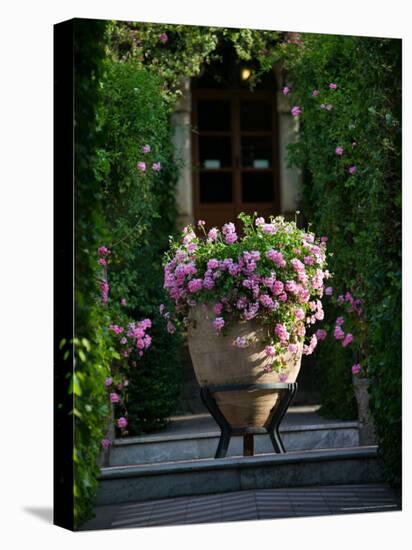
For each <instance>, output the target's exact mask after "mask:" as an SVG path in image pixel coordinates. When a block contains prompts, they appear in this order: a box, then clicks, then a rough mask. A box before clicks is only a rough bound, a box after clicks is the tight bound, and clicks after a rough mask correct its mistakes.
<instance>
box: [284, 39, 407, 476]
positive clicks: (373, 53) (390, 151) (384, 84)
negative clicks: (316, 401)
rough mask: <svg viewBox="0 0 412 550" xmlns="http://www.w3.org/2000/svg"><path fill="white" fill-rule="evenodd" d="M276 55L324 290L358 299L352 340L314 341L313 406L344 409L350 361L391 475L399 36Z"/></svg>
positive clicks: (395, 419) (308, 46) (396, 378)
mask: <svg viewBox="0 0 412 550" xmlns="http://www.w3.org/2000/svg"><path fill="white" fill-rule="evenodd" d="M284 59H285V65H286V68H287V70H288V78H289V81H288V86H289V88H290V97H291V106H294V107H297V108H298V111H296V110H295V114H297V116H299V120H300V136H299V142H298V143H297V144H296V145H293V146H291V147H290V159H291V162H293V163H294V164H297V165H299V166H303V167H304V169H305V182H304V186H303V194H302V213H303V215H304V217H305V218H306V219H307V220H310V221H311V222H312V223H313V227H314V229H315V231H316V232H320V233H321V234H324V235H327V236H328V237H329V241H328V249H329V251H331V252H332V256H331V257H330V260H329V265H330V269H331V271H332V272H333V273H334V279H333V283H332V286H333V292H334V295H335V296H336V295H340V294H342V295H345V293H346V292H347V291H350V292H351V294H352V295H353V296H354V297H356V298H357V299H360V300H363V303H362V315H361V316H360V317H359V320H358V322H357V323H355V325H354V332H353V337H354V339H353V343H352V344H351V345H350V346H348V347H347V348H346V349H345V350H343V349H342V347H341V346H340V345H339V342H335V344H336V345H333V342H330V343H328V344H327V345H325V346H324V347H323V348H322V346H320V347H319V352H318V377H319V384H320V385H321V387H322V392H323V400H322V401H323V411H324V412H325V413H329V414H330V415H334V416H339V415H342V411H343V413H344V414H345V415H348V416H350V415H351V414H353V397H352V395H353V389H352V384H351V375H350V368H351V365H352V364H353V363H360V364H361V366H362V372H361V375H366V376H367V377H368V378H370V381H371V395H372V404H371V406H372V410H373V416H374V419H375V422H376V428H377V435H378V441H379V444H380V447H381V450H382V453H383V455H384V458H385V465H386V468H387V473H388V477H389V478H390V479H392V480H394V481H399V479H400V475H401V469H400V466H401V315H402V310H401V42H400V40H391V39H378V38H360V37H345V36H327V35H303V36H302V42H301V43H300V44H297V45H289V46H288V49H287V51H285V56H284ZM299 112H300V114H299ZM338 315H342V309H339V305H338V306H337V305H336V302H335V305H334V306H331V307H330V308H329V311H328V316H327V320H326V321H327V326H326V328H328V329H329V333H330V336H328V338H332V340H333V335H331V334H332V332H333V323H334V321H335V319H336V317H337V316H338ZM338 346H339V348H338ZM355 350H356V353H354V351H355Z"/></svg>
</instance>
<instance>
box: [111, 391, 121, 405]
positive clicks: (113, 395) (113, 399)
mask: <svg viewBox="0 0 412 550" xmlns="http://www.w3.org/2000/svg"><path fill="white" fill-rule="evenodd" d="M119 401H120V396H119V395H118V394H117V393H115V392H113V393H111V394H110V403H118V402H119Z"/></svg>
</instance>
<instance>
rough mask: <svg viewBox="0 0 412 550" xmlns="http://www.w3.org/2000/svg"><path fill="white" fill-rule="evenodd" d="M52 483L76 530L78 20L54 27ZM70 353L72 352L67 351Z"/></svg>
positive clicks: (65, 520)
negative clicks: (71, 347) (73, 346)
mask: <svg viewBox="0 0 412 550" xmlns="http://www.w3.org/2000/svg"><path fill="white" fill-rule="evenodd" d="M53 30H54V48H53V52H54V60H53V72H54V154H53V160H54V168H53V177H54V200H53V203H54V204H53V206H54V229H53V232H54V235H53V237H54V427H53V433H54V457H53V458H54V476H53V477H54V479H53V482H54V483H53V489H54V494H53V501H54V502H53V505H54V510H53V523H54V524H55V525H58V526H60V527H64V528H66V529H70V530H74V495H73V481H74V472H73V438H74V424H73V416H72V415H70V414H69V413H70V411H71V410H72V409H73V400H72V396H70V395H69V394H68V374H70V373H71V372H72V369H73V354H72V353H71V354H70V356H69V358H68V359H67V360H64V359H63V353H64V352H63V350H60V348H59V344H60V342H61V340H62V339H63V338H65V339H66V340H67V341H68V342H69V341H70V340H71V339H72V338H73V337H74V254H73V250H74V221H73V219H74V140H73V129H74V20H70V21H64V22H62V23H58V24H56V25H54V27H53ZM65 349H68V348H65Z"/></svg>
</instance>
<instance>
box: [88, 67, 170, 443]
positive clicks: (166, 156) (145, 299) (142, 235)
mask: <svg viewBox="0 0 412 550" xmlns="http://www.w3.org/2000/svg"><path fill="white" fill-rule="evenodd" d="M101 96H102V106H101V109H100V111H99V131H100V133H101V135H102V137H103V140H102V141H104V147H101V148H100V150H99V158H100V164H99V167H98V171H97V173H98V177H99V179H100V181H101V188H102V197H103V198H102V203H103V208H104V212H105V219H106V225H107V229H108V232H109V234H110V239H107V240H106V241H105V242H104V243H101V244H105V245H106V246H108V248H109V249H110V250H111V251H112V256H111V262H110V266H109V274H108V276H109V283H110V287H111V291H110V294H109V302H108V306H109V309H110V310H111V311H112V312H113V314H114V315H113V318H114V319H116V318H117V317H116V311H117V312H118V308H119V302H120V300H121V299H122V298H125V299H126V302H127V306H126V307H123V308H122V311H123V314H125V315H126V317H127V318H128V320H129V322H134V321H138V320H140V319H142V318H150V319H152V321H153V325H154V326H153V329H152V330H151V331H150V332H151V335H152V336H153V344H152V346H151V347H150V349H149V350H148V351H147V353H145V355H144V357H142V358H141V359H140V360H139V361H138V363H137V366H136V367H134V366H132V365H130V368H129V372H128V375H127V376H128V379H129V386H128V396H129V397H128V404H127V414H128V422H129V426H128V431H129V433H130V434H136V433H141V432H142V431H144V430H149V429H152V428H153V427H157V426H159V425H162V424H163V423H164V422H165V419H166V418H167V416H168V415H170V413H171V412H172V411H173V409H174V407H175V406H176V402H177V398H178V394H179V392H178V389H177V388H178V382H179V368H180V362H179V358H178V346H179V342H178V340H177V339H172V338H170V335H169V334H168V333H167V332H166V330H164V327H163V323H162V330H160V328H159V326H156V324H157V325H158V323H159V321H160V317H159V305H160V304H161V303H162V302H163V301H164V299H165V296H164V292H163V270H162V262H161V258H162V254H163V252H164V250H165V249H166V248H167V246H168V241H169V235H170V234H172V233H173V232H174V224H175V220H176V205H175V185H176V176H177V167H176V164H175V162H174V160H173V149H172V144H171V128H170V122H169V116H170V107H169V105H168V104H167V103H166V102H165V100H164V98H163V97H162V80H161V79H160V78H159V77H158V76H156V75H153V74H151V73H150V72H149V71H148V70H147V69H145V68H142V67H141V66H140V65H139V64H137V63H136V62H135V61H134V60H129V61H126V62H117V61H111V60H107V61H106V65H105V75H104V78H103V79H102V81H101ZM144 145H149V146H150V148H151V150H150V152H149V153H143V151H142V148H143V146H144ZM138 162H145V163H146V170H145V171H139V170H138V169H137V167H136V165H137V163H138ZM154 162H160V163H161V170H160V172H155V171H153V170H152V164H153V163H154ZM117 314H118V313H117ZM154 319H157V321H156V322H155V321H154ZM125 325H126V323H123V326H125ZM137 401H138V402H137Z"/></svg>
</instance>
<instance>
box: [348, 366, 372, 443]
mask: <svg viewBox="0 0 412 550" xmlns="http://www.w3.org/2000/svg"><path fill="white" fill-rule="evenodd" d="M352 381H353V387H354V390H355V397H356V401H357V404H358V417H359V445H361V446H362V445H375V444H376V436H375V425H374V423H373V418H372V415H371V413H370V410H369V400H370V396H369V385H370V381H369V379H368V378H359V376H356V375H355V376H353V377H352Z"/></svg>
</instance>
